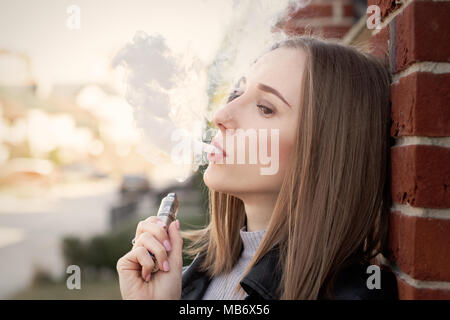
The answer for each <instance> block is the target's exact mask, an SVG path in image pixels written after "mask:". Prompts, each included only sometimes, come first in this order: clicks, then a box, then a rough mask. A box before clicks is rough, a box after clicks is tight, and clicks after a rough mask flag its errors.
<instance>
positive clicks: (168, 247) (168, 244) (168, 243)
mask: <svg viewBox="0 0 450 320" xmlns="http://www.w3.org/2000/svg"><path fill="white" fill-rule="evenodd" d="M163 245H164V248H166V250H167V251H170V249H172V248H171V247H170V242H169V241H168V240H164V242H163Z"/></svg>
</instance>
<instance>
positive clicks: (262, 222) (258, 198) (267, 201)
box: [239, 193, 278, 231]
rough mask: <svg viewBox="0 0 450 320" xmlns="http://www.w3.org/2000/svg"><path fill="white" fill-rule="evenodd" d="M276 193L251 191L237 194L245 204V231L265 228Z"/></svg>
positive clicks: (273, 205)
mask: <svg viewBox="0 0 450 320" xmlns="http://www.w3.org/2000/svg"><path fill="white" fill-rule="evenodd" d="M277 196H278V194H271V193H263V194H261V193H252V194H245V195H241V196H239V198H240V199H241V200H242V202H243V203H244V206H245V215H246V216H247V231H260V230H265V229H267V226H268V225H269V221H270V217H271V216H272V212H273V209H274V207H275V202H276V200H277Z"/></svg>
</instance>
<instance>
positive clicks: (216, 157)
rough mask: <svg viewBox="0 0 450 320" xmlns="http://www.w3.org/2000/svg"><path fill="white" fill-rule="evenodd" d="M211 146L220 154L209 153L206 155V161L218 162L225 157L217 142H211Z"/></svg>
mask: <svg viewBox="0 0 450 320" xmlns="http://www.w3.org/2000/svg"><path fill="white" fill-rule="evenodd" d="M211 144H212V145H213V146H215V147H216V148H217V149H219V150H220V151H221V152H210V153H208V160H209V161H219V160H220V159H223V158H225V157H226V152H225V150H223V149H222V147H221V145H220V144H219V143H218V142H217V141H215V140H212V141H211Z"/></svg>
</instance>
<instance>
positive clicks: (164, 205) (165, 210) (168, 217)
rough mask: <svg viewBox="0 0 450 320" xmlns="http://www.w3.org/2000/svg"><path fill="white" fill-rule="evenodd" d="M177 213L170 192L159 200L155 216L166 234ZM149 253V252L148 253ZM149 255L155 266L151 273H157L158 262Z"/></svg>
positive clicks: (176, 207) (173, 197)
mask: <svg viewBox="0 0 450 320" xmlns="http://www.w3.org/2000/svg"><path fill="white" fill-rule="evenodd" d="M177 213H178V198H177V195H176V193H174V192H171V193H169V194H168V195H167V196H165V197H164V198H163V199H162V200H161V204H160V205H159V209H158V214H157V215H156V216H157V217H158V219H159V220H161V222H162V223H163V224H164V225H165V226H166V232H169V225H170V224H171V223H172V222H173V221H175V220H176V218H177ZM149 252H150V251H149ZM150 255H151V256H152V258H153V261H154V262H155V266H154V267H153V270H152V273H154V272H157V271H158V270H159V267H158V262H157V261H156V257H155V255H154V254H153V253H151V252H150Z"/></svg>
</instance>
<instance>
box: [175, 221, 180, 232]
mask: <svg viewBox="0 0 450 320" xmlns="http://www.w3.org/2000/svg"><path fill="white" fill-rule="evenodd" d="M175 226H176V227H177V229H178V230H180V220H177V221H175Z"/></svg>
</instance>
